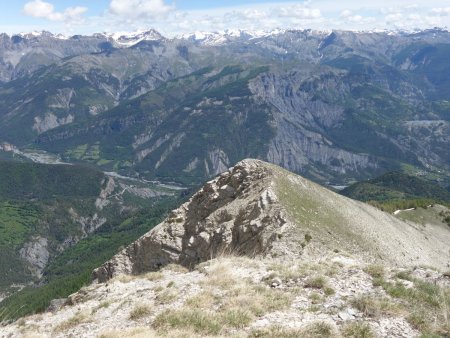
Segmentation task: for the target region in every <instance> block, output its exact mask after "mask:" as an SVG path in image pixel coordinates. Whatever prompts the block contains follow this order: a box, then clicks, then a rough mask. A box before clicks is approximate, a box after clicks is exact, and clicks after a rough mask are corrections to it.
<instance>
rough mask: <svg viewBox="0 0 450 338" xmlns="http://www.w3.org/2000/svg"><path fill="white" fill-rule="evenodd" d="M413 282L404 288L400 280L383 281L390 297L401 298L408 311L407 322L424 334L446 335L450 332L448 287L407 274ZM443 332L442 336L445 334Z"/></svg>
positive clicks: (449, 292) (449, 290) (449, 293)
mask: <svg viewBox="0 0 450 338" xmlns="http://www.w3.org/2000/svg"><path fill="white" fill-rule="evenodd" d="M408 278H409V280H410V281H412V282H413V283H414V287H413V288H406V287H405V286H404V285H403V284H402V283H400V282H396V283H394V282H384V283H383V284H382V286H383V288H384V290H385V291H386V293H387V294H389V295H390V296H391V297H394V298H398V299H401V300H402V301H403V304H404V306H405V307H406V309H407V310H408V311H409V312H410V315H409V316H408V317H407V320H408V322H409V323H410V324H411V325H412V326H414V327H416V328H417V329H418V330H420V331H421V332H422V333H423V334H424V335H431V336H432V335H442V333H443V332H444V333H445V334H447V335H448V333H449V332H450V288H449V287H448V286H441V285H437V284H433V283H430V282H427V281H424V280H421V279H417V278H413V277H411V276H408ZM445 334H444V336H445Z"/></svg>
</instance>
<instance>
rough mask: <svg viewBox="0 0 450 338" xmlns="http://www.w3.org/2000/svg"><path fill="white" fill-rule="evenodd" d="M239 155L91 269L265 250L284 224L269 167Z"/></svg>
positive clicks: (142, 267) (136, 267) (137, 269)
mask: <svg viewBox="0 0 450 338" xmlns="http://www.w3.org/2000/svg"><path fill="white" fill-rule="evenodd" d="M262 163H263V162H261V161H257V160H245V161H242V162H240V163H239V164H237V165H236V166H235V167H233V168H232V169H230V170H228V171H226V172H225V173H223V174H222V175H220V176H219V177H217V178H216V179H215V180H213V181H211V182H208V183H207V184H206V185H205V186H204V187H203V188H202V189H201V190H200V191H199V192H197V193H196V194H195V195H194V196H193V197H192V198H191V199H190V200H189V201H188V202H187V203H185V204H183V205H182V206H181V207H180V208H178V209H176V210H174V211H172V213H171V214H170V216H169V217H168V218H167V219H166V220H165V221H164V222H163V223H161V224H159V225H158V226H157V227H156V228H155V229H153V230H152V231H150V232H149V233H148V234H147V235H144V236H143V237H141V238H140V239H139V240H138V241H136V242H135V243H133V244H131V245H130V246H129V247H127V248H126V249H124V250H123V251H122V252H120V253H119V254H118V255H116V256H115V257H114V258H113V259H112V260H111V261H109V262H107V263H105V264H104V265H103V266H101V267H100V268H98V269H97V270H95V271H94V273H93V278H94V279H98V280H99V281H105V280H107V279H109V278H111V277H113V276H115V275H118V274H122V273H126V274H138V273H142V272H144V271H152V270H157V269H159V268H160V267H161V266H164V265H167V264H169V263H178V264H182V265H184V266H187V267H190V266H193V265H195V264H197V263H199V262H202V261H206V260H208V259H211V258H212V257H215V256H217V255H220V254H222V253H227V252H233V253H237V254H246V255H250V256H253V255H256V254H262V253H268V252H269V251H270V250H271V249H272V246H273V243H274V242H275V241H276V240H277V239H278V237H279V236H281V234H282V233H283V231H284V229H285V228H286V226H287V223H288V221H287V220H286V218H285V216H284V214H283V212H282V209H281V207H280V205H279V204H278V203H276V200H277V197H276V196H275V194H274V192H273V190H272V188H271V187H270V182H271V177H272V174H271V171H270V168H269V167H268V166H265V165H262Z"/></svg>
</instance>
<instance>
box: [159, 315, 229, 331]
mask: <svg viewBox="0 0 450 338" xmlns="http://www.w3.org/2000/svg"><path fill="white" fill-rule="evenodd" d="M153 327H154V328H155V329H157V330H159V331H167V330H169V329H170V330H172V329H183V330H192V331H194V332H195V333H198V334H203V335H210V334H211V335H217V334H219V333H220V331H221V330H222V328H223V324H222V323H220V321H219V320H218V318H217V316H216V315H215V314H214V313H212V312H209V311H204V310H199V309H189V308H183V309H180V310H175V311H174V310H166V311H164V312H162V313H160V314H159V315H158V316H156V318H155V320H154V321H153Z"/></svg>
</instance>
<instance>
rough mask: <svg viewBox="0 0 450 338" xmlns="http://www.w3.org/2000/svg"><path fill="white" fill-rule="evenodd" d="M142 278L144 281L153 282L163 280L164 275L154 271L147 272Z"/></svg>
mask: <svg viewBox="0 0 450 338" xmlns="http://www.w3.org/2000/svg"><path fill="white" fill-rule="evenodd" d="M143 277H144V278H145V279H147V280H149V281H151V282H153V281H157V280H160V279H163V278H164V275H163V274H162V273H161V272H159V271H157V272H155V271H154V272H147V273H146V274H145V275H144V276H143Z"/></svg>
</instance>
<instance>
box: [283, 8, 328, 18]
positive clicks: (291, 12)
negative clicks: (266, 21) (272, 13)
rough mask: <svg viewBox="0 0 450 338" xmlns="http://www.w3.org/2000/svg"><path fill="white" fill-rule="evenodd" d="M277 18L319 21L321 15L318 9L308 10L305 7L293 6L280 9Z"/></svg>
mask: <svg viewBox="0 0 450 338" xmlns="http://www.w3.org/2000/svg"><path fill="white" fill-rule="evenodd" d="M279 16H280V17H285V18H296V19H320V18H321V17H322V13H321V12H320V9H318V8H310V7H307V6H305V5H293V6H287V7H281V8H280V11H279Z"/></svg>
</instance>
